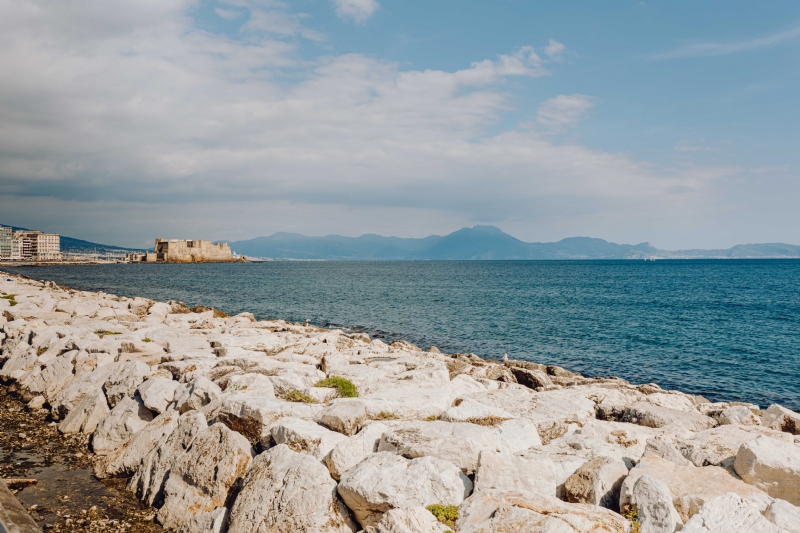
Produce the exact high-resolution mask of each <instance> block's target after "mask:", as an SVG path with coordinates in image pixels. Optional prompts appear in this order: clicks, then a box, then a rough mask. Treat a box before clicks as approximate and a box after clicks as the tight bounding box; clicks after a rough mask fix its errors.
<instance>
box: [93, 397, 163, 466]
mask: <svg viewBox="0 0 800 533" xmlns="http://www.w3.org/2000/svg"><path fill="white" fill-rule="evenodd" d="M177 426H178V412H177V411H169V412H167V413H164V414H161V415H159V416H157V417H155V418H154V419H153V420H152V422H150V423H149V424H147V425H146V426H145V427H144V428H143V429H140V430H139V431H137V432H136V433H135V434H134V435H133V436H132V437H131V438H130V439H128V440H127V441H126V442H125V443H124V444H123V445H122V446H120V447H119V448H117V449H116V450H115V451H114V452H112V453H111V454H109V455H107V456H105V457H103V458H101V459H100V460H99V461H97V462H96V463H95V466H94V475H95V476H97V477H98V478H100V479H103V478H107V477H115V476H129V475H131V474H133V473H134V472H135V471H136V470H138V469H139V465H141V464H142V461H143V460H144V458H145V457H146V456H147V454H149V453H150V452H151V451H152V450H153V449H154V448H155V447H156V446H158V444H159V443H160V442H162V441H163V440H164V439H166V438H167V437H168V436H169V435H170V434H171V433H172V432H173V431H174V430H175V428H176V427H177Z"/></svg>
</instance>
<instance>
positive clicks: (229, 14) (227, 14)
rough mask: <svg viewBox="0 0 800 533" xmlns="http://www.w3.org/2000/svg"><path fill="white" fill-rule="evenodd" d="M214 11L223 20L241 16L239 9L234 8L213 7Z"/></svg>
mask: <svg viewBox="0 0 800 533" xmlns="http://www.w3.org/2000/svg"><path fill="white" fill-rule="evenodd" d="M214 13H216V14H217V15H219V16H220V17H221V18H224V19H225V20H236V19H238V18H239V17H241V16H242V12H241V11H236V10H235V9H223V8H221V7H215V8H214Z"/></svg>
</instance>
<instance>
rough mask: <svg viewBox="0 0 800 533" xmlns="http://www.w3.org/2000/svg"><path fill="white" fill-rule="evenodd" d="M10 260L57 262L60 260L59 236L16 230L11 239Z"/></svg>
mask: <svg viewBox="0 0 800 533" xmlns="http://www.w3.org/2000/svg"><path fill="white" fill-rule="evenodd" d="M10 259H12V260H17V261H59V260H60V259H61V236H60V235H57V234H55V233H42V232H41V231H29V230H17V231H15V232H14V234H13V235H12V237H11V256H10Z"/></svg>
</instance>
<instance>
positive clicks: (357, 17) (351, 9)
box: [333, 0, 380, 23]
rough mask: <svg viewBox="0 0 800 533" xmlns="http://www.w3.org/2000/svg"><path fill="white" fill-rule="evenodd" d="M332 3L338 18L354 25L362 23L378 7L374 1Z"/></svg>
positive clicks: (361, 0) (346, 0)
mask: <svg viewBox="0 0 800 533" xmlns="http://www.w3.org/2000/svg"><path fill="white" fill-rule="evenodd" d="M333 3H334V7H335V8H336V13H337V14H338V15H339V16H340V17H342V18H349V19H353V21H354V22H356V23H361V22H364V21H365V20H367V19H368V18H370V17H371V16H372V14H373V13H375V11H377V9H378V7H380V5H379V4H378V2H377V1H376V0H333Z"/></svg>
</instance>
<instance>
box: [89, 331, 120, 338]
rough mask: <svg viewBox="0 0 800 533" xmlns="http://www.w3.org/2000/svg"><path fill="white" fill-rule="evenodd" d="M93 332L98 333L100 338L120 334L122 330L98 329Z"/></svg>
mask: <svg viewBox="0 0 800 533" xmlns="http://www.w3.org/2000/svg"><path fill="white" fill-rule="evenodd" d="M94 334H95V335H99V336H100V338H101V339H102V338H103V337H104V336H105V335H122V332H120V331H106V330H104V329H98V330H97V331H95V332H94Z"/></svg>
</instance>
